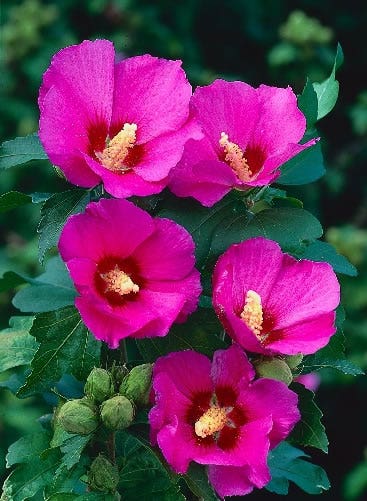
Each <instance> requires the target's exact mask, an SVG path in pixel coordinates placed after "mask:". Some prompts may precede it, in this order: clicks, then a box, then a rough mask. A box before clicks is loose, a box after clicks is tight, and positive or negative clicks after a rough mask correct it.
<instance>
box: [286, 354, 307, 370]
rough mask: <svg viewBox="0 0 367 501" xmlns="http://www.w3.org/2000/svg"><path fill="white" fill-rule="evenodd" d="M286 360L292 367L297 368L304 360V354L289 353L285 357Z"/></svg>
mask: <svg viewBox="0 0 367 501" xmlns="http://www.w3.org/2000/svg"><path fill="white" fill-rule="evenodd" d="M284 360H285V362H286V363H287V365H288V367H289V368H290V369H295V368H296V367H298V366H299V364H300V363H301V362H302V360H303V355H302V354H301V353H299V354H298V355H289V356H288V357H285V358H284Z"/></svg>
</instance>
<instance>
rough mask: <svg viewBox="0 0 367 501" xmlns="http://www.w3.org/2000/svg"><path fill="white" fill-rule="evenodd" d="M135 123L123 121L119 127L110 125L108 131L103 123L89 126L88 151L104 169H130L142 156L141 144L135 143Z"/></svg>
mask: <svg viewBox="0 0 367 501" xmlns="http://www.w3.org/2000/svg"><path fill="white" fill-rule="evenodd" d="M136 132H137V125H136V124H134V123H129V122H125V123H123V124H122V125H121V127H119V128H117V127H113V128H112V127H111V130H110V132H109V133H108V130H107V127H106V125H105V124H99V125H97V126H96V125H94V126H92V127H90V128H89V131H88V138H89V148H88V153H89V155H91V156H92V157H93V158H94V159H95V160H97V161H98V162H100V163H101V164H102V165H103V167H105V168H106V169H108V170H110V171H112V172H115V173H117V174H124V173H126V172H128V171H130V170H131V169H132V168H133V167H135V165H137V163H138V162H139V161H140V159H141V158H142V156H143V153H144V147H143V145H138V144H136Z"/></svg>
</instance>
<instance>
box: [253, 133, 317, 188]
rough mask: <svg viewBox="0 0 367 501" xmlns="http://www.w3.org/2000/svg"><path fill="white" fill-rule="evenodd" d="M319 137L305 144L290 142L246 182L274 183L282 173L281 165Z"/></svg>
mask: <svg viewBox="0 0 367 501" xmlns="http://www.w3.org/2000/svg"><path fill="white" fill-rule="evenodd" d="M317 141H318V139H311V140H310V141H308V142H307V143H305V144H293V143H289V144H288V145H287V146H286V147H285V149H284V150H283V151H281V152H279V153H276V154H274V155H270V156H269V157H268V158H267V159H266V160H265V162H264V166H263V168H262V169H261V171H260V172H259V175H258V176H257V177H256V179H254V180H253V181H249V182H248V183H246V184H247V185H249V186H264V185H267V184H270V183H272V182H273V181H275V179H277V178H278V177H279V176H280V174H281V170H280V169H279V167H281V166H282V165H283V164H284V163H285V162H288V160H290V159H291V158H293V157H295V156H296V155H298V153H300V152H301V151H303V150H305V149H306V148H309V147H310V146H313V145H315V144H316V142H317Z"/></svg>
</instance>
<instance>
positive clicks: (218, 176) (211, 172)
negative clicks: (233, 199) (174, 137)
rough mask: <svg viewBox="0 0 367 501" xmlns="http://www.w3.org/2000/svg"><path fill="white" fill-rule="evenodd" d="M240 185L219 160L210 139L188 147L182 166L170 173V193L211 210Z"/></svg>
mask: <svg viewBox="0 0 367 501" xmlns="http://www.w3.org/2000/svg"><path fill="white" fill-rule="evenodd" d="M237 184H238V179H237V177H236V175H235V174H234V172H233V170H232V169H231V168H230V167H229V166H228V165H227V164H226V163H224V162H221V161H220V160H218V156H217V154H216V153H215V151H214V150H213V148H212V146H211V144H210V142H209V140H208V139H206V138H204V139H202V140H201V141H193V140H190V141H188V142H187V143H186V146H185V150H184V153H183V156H182V158H181V160H180V162H179V163H178V164H177V166H176V167H175V168H174V169H173V170H172V171H171V174H170V177H169V188H170V190H171V191H172V192H173V193H174V194H175V195H177V196H179V197H193V198H196V200H199V202H200V203H202V204H203V205H205V206H206V207H211V206H212V205H214V204H215V203H216V202H218V200H220V199H221V198H223V197H224V195H226V194H227V193H228V192H229V191H230V190H231V189H232V188H233V186H236V185H237Z"/></svg>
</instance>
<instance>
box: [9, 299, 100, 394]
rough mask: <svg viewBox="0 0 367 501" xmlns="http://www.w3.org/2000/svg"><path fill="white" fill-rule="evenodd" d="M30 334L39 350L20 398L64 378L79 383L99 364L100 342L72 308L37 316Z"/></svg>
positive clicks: (20, 391) (49, 386)
mask: <svg viewBox="0 0 367 501" xmlns="http://www.w3.org/2000/svg"><path fill="white" fill-rule="evenodd" d="M30 333H31V334H32V336H34V337H35V338H36V340H37V341H38V343H39V348H38V350H37V352H36V354H35V356H34V358H33V360H32V363H31V367H32V371H31V373H30V374H29V376H28V377H27V380H26V382H25V384H24V385H23V386H22V387H21V388H20V390H19V392H18V394H17V395H18V396H19V397H21V398H23V397H28V396H29V395H32V394H33V393H36V392H43V391H47V390H49V389H50V388H51V387H52V386H53V385H54V384H55V383H56V382H57V381H59V380H60V378H61V377H62V375H63V374H72V375H73V376H75V377H76V378H77V379H79V380H81V381H82V380H84V379H85V378H86V377H87V375H88V374H89V373H90V371H91V370H92V369H93V367H94V366H95V365H98V363H99V355H100V348H101V346H100V342H99V341H97V340H96V339H95V338H94V337H93V336H92V335H91V334H90V333H89V332H88V330H87V329H86V327H85V326H84V324H83V323H82V320H81V318H80V315H79V313H78V311H77V310H76V309H75V308H74V307H70V306H69V307H66V308H63V309H61V310H57V311H53V312H50V313H43V314H40V315H38V316H37V317H36V319H35V321H34V323H33V326H32V329H31V332H30Z"/></svg>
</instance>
